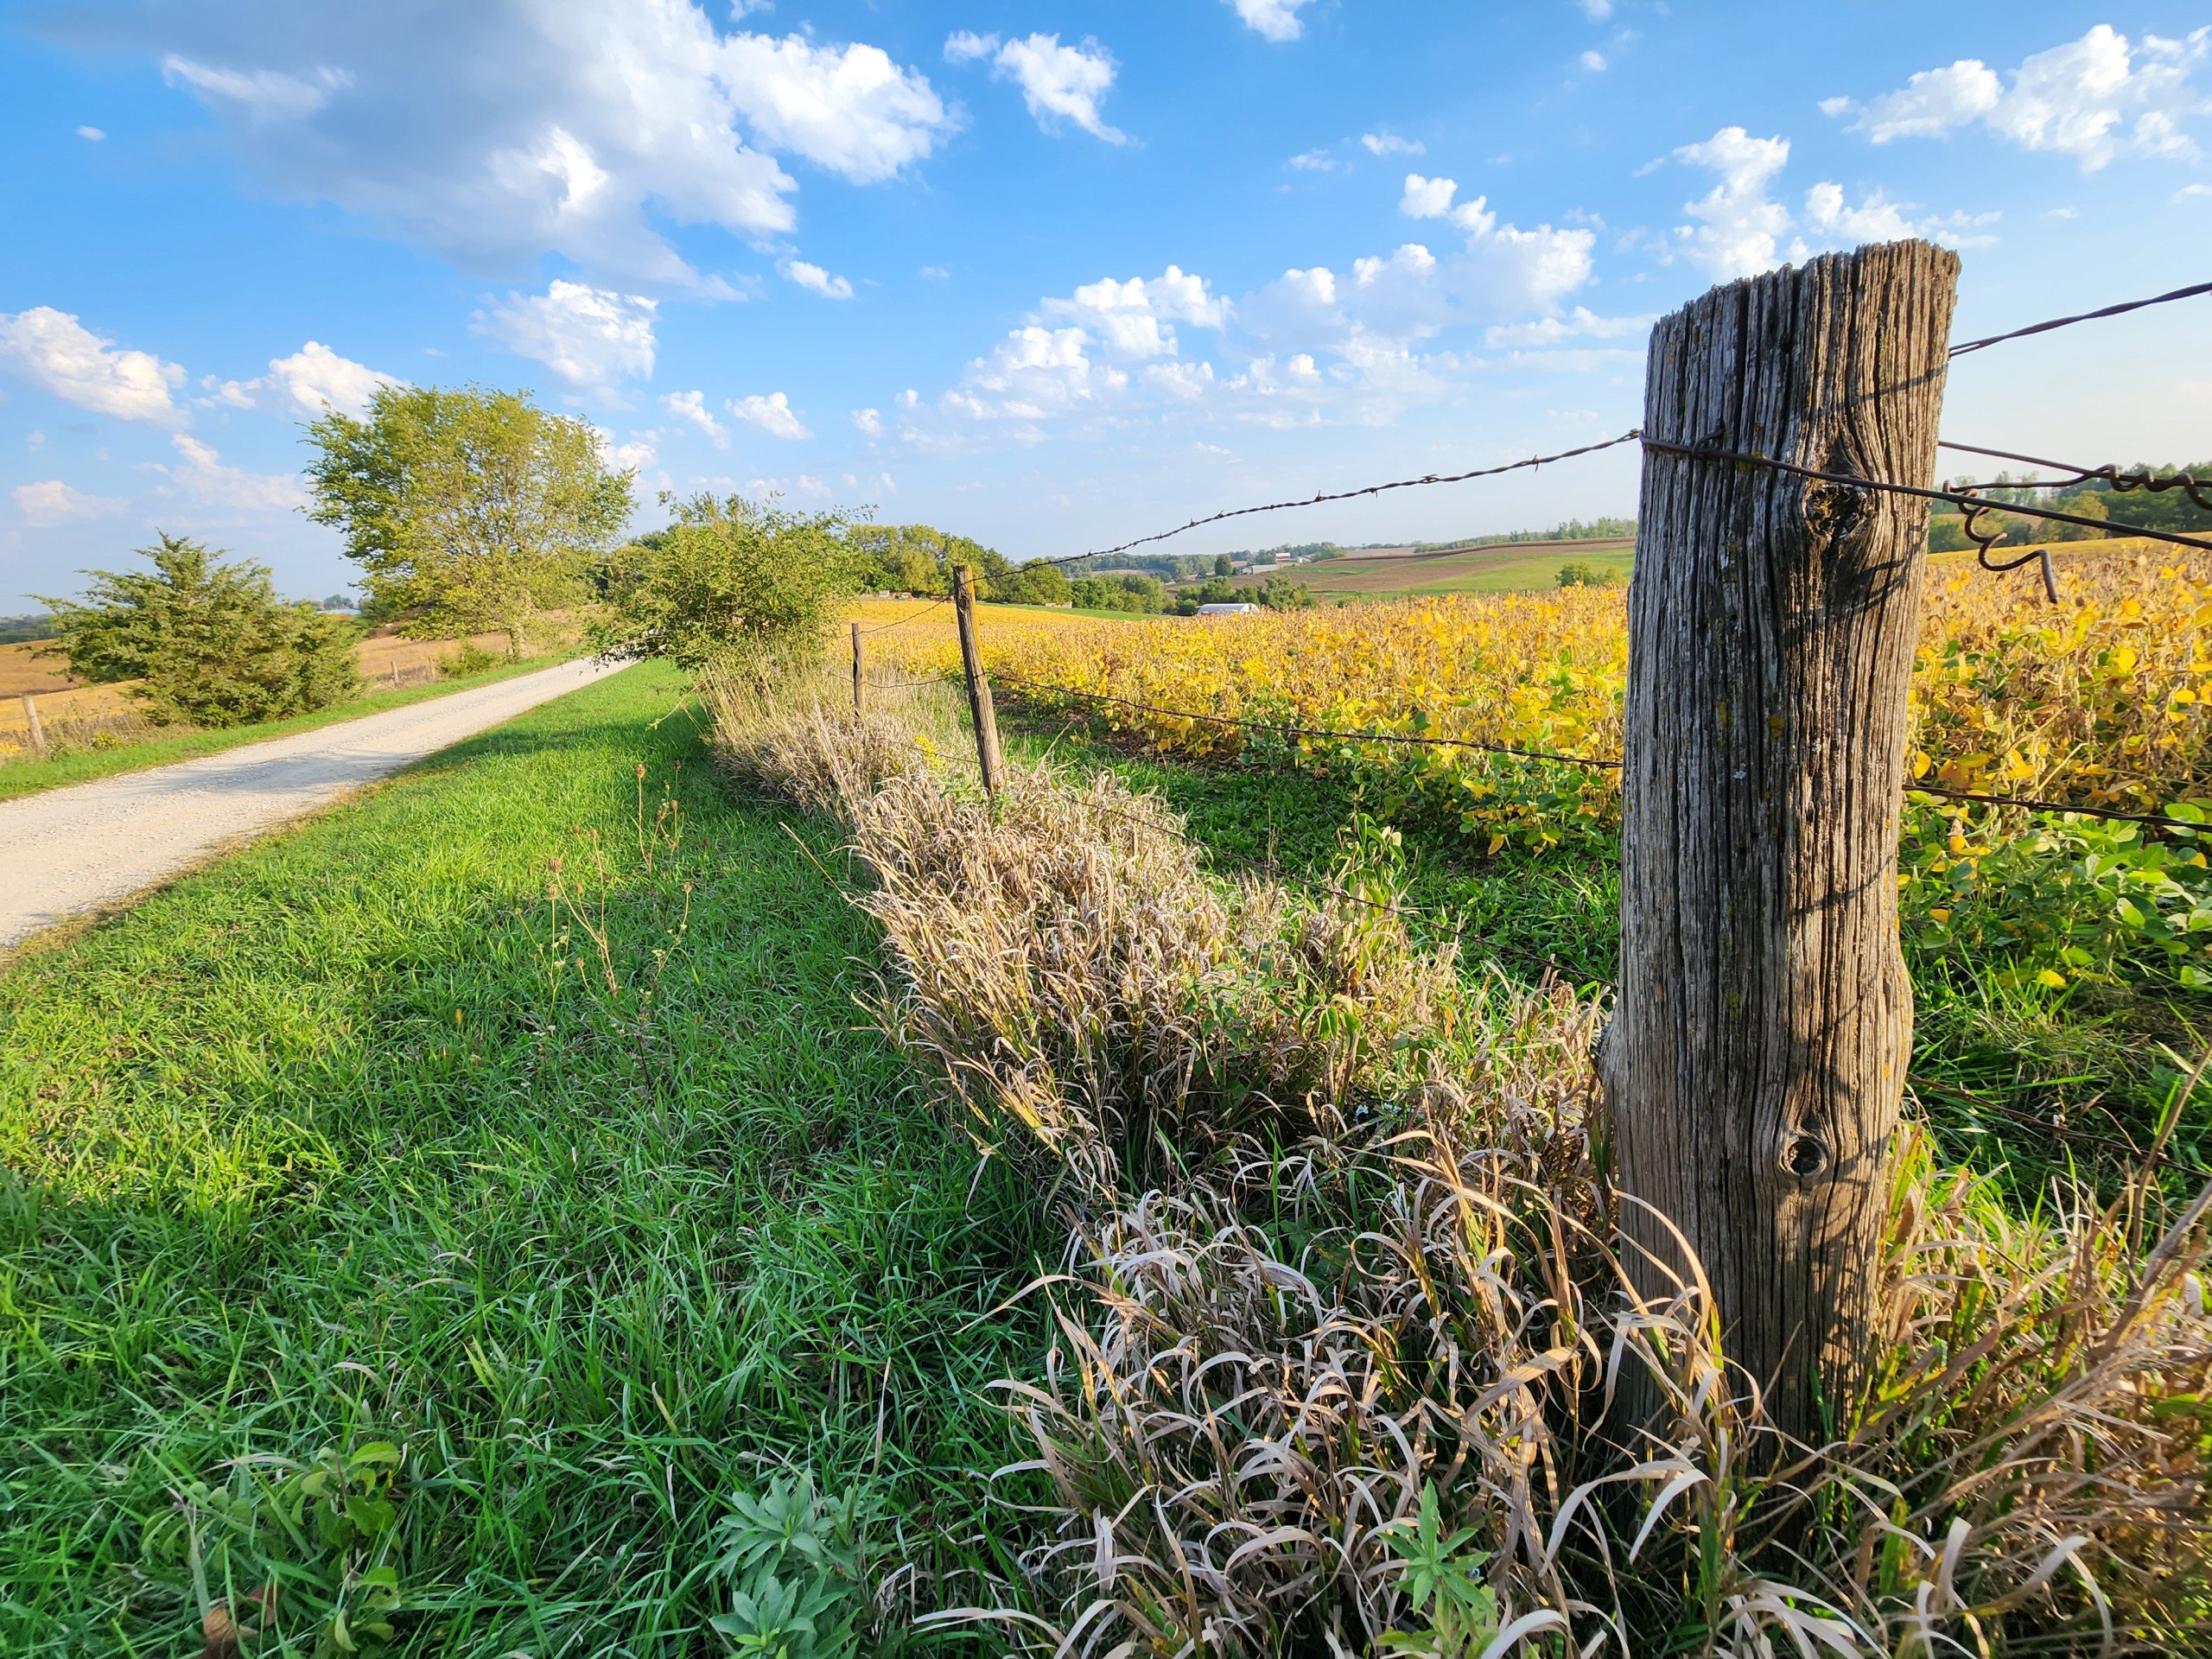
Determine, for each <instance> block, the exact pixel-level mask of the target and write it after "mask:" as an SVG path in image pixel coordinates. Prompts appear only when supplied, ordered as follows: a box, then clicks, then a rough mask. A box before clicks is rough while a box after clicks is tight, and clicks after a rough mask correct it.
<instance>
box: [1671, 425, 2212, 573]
mask: <svg viewBox="0 0 2212 1659" xmlns="http://www.w3.org/2000/svg"><path fill="white" fill-rule="evenodd" d="M1643 447H1644V448H1647V449H1656V450H1659V451H1661V452H1662V454H1674V455H1686V456H1688V457H1689V458H1690V459H1692V460H1694V461H1726V462H1728V463H1729V464H1730V465H1732V466H1738V467H1765V468H1767V469H1768V470H1769V471H1770V472H1777V473H1788V474H1790V475H1791V476H1792V477H1794V478H1810V479H1815V480H1819V481H1820V482H1821V483H1823V484H1840V485H1842V486H1845V487H1846V488H1847V489H1854V490H1876V491H1879V492H1881V493H1884V494H1886V495H1909V496H1912V497H1915V498H1916V499H1919V500H1923V501H1948V502H1949V503H1950V504H1951V505H1954V506H1956V507H1958V508H1960V509H1961V511H1964V510H1965V509H1967V508H1970V507H1974V508H1979V509H1980V511H1982V512H1987V511H1989V510H1990V505H1991V504H1990V503H1988V502H1986V501H1982V500H1980V499H1977V498H1976V497H1974V496H1972V495H1969V494H1966V493H1962V492H1961V491H1958V490H1931V489H1923V488H1922V487H1921V486H1919V485H1917V484H1900V483H1897V482H1895V481H1893V480H1889V479H1882V478H1864V477H1861V476H1860V475H1859V474H1856V473H1830V472H1824V471H1822V470H1821V468H1819V467H1801V466H1799V465H1798V464H1797V463H1796V461H1783V460H1780V459H1778V458H1777V457H1776V456H1773V455H1755V454H1750V453H1748V452H1746V451H1745V450H1741V449H1717V448H1710V447H1708V446H1706V445H1702V444H1694V443H1674V442H1669V441H1668V440H1666V439H1664V438H1653V437H1646V438H1645V439H1644V440H1643ZM2005 512H2014V513H2018V514H2019V515H2020V516H2021V517H2022V518H2041V519H2045V520H2048V521H2049V522H2050V523H2052V524H2083V525H2086V526H2088V528H2089V529H2091V530H2100V531H2109V530H2110V529H2111V528H2112V522H2111V521H2110V520H2109V519H2106V518H2088V517H2087V516H2085V515H2084V514H2082V513H2078V512H2059V511H2058V509H2056V507H2031V506H2012V505H2008V506H2006V507H2005ZM2130 528H2131V529H2133V530H2134V531H2135V533H2136V534H2137V535H2139V536H2141V537H2145V538H2147V539H2149V540H2151V541H2155V542H2171V543H2173V544H2174V545H2175V546H2177V547H2193V548H2196V549H2198V550H2201V551H2202V552H2207V553H2212V541H2208V540H2206V539H2205V538H2204V537H2202V536H2184V535H2182V534H2180V533H2179V532H2178V531H2171V530H2151V529H2147V528H2144V527H2140V526H2130Z"/></svg>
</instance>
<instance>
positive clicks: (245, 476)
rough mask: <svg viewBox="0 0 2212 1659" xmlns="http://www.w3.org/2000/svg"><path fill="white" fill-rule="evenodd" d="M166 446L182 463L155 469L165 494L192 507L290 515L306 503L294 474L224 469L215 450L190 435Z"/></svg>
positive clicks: (174, 438) (175, 437)
mask: <svg viewBox="0 0 2212 1659" xmlns="http://www.w3.org/2000/svg"><path fill="white" fill-rule="evenodd" d="M169 443H170V445H171V446H172V447H173V448H175V450H176V452H177V454H178V455H179V456H181V458H182V461H181V465H178V466H175V467H162V466H159V465H156V467H154V470H155V471H156V472H158V473H162V474H166V475H167V477H168V480H169V483H168V487H167V488H166V489H165V490H164V491H163V493H164V494H165V495H168V496H170V497H172V498H175V499H182V500H184V501H187V502H189V503H190V504H192V505H194V506H201V507H220V508H228V509H231V510H233V511H236V512H249V513H258V512H292V511H293V510H294V509H296V508H297V507H299V506H301V505H304V504H305V502H306V500H307V492H306V491H305V490H304V489H303V488H302V487H301V485H300V480H299V477H298V475H297V474H291V473H249V472H247V471H245V469H244V468H243V467H226V466H224V465H223V460H222V457H221V456H220V455H219V454H216V452H215V451H214V449H213V448H211V447H209V446H208V445H207V444H205V443H202V442H200V440H199V439H197V438H195V437H194V436H193V435H191V434H190V433H189V432H178V433H175V434H174V435H172V436H171V437H170V439H169Z"/></svg>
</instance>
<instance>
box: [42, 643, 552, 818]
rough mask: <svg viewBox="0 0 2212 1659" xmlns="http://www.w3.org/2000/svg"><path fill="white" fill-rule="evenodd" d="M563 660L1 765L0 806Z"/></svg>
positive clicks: (508, 665)
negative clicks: (204, 729) (217, 727)
mask: <svg viewBox="0 0 2212 1659" xmlns="http://www.w3.org/2000/svg"><path fill="white" fill-rule="evenodd" d="M566 660H567V658H566V657H537V658H531V660H530V661H528V662H523V663H503V664H500V665H499V667H497V668H491V669H486V670H485V671H484V672H482V673H481V674H470V675H466V676H464V677H461V678H458V679H451V680H438V681H434V682H433V683H429V684H428V685H410V686H403V687H401V688H400V689H399V690H396V691H392V690H385V691H371V692H368V693H366V694H365V695H364V696H359V697H355V698H353V699H351V700H350V701H348V702H340V703H334V704H332V705H331V706H330V707H329V708H327V709H316V710H315V713H313V714H311V715H293V716H292V717H291V718H290V719H289V720H265V721H260V722H259V723H258V724H256V725H251V726H232V727H227V728H224V729H223V730H221V731H208V732H186V733H182V734H180V735H178V736H175V737H157V738H154V739H151V740H150V741H146V742H143V743H124V744H120V745H118V747H114V748H111V749H79V750H76V751H74V752H73V753H68V754H58V755H55V756H54V757H53V758H52V759H51V760H16V761H11V762H10V763H9V764H8V765H6V766H0V801H11V800H14V799H15V798H16V797H17V796H19V795H35V794H36V793H38V791H41V790H42V789H54V788H58V787H60V785H63V784H82V783H87V782H90V781H91V780H92V779H95V778H112V777H114V776H115V775H116V774H117V773H118V772H141V771H143V770H144V769H145V768H146V767H148V766H166V765H168V763H169V762H170V761H172V760H191V759H193V758H194V756H195V755H202V754H219V753H222V751H224V750H225V749H234V748H236V747H238V746H239V745H240V744H242V743H258V742H261V741H263V740H264V739H266V738H271V737H289V736H290V735H291V734H293V733H295V732H311V731H313V730H315V728H317V727H319V726H329V725H333V724H334V723H335V722H337V721H341V720H353V719H354V718H356V717H357V716H359V715H373V714H377V713H378V712H379V711H381V710H383V709H397V708H401V707H404V705H405V704H408V703H410V702H423V701H424V700H425V699H427V698H430V697H442V696H445V695H446V694H447V693H448V692H452V691H466V690H468V688H469V687H471V686H475V685H489V684H491V683H493V681H495V680H505V679H511V678H512V677H514V676H515V675H517V674H528V673H531V672H532V671H535V670H537V669H541V668H547V667H550V666H551V665H552V664H555V663H557V662H564V661H566Z"/></svg>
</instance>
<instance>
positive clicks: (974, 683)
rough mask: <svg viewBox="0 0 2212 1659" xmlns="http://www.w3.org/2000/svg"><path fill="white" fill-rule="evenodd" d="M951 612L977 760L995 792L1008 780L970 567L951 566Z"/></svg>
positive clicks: (984, 785)
mask: <svg viewBox="0 0 2212 1659" xmlns="http://www.w3.org/2000/svg"><path fill="white" fill-rule="evenodd" d="M952 611H953V614H954V615H955V616H957V617H958V618H959V620H960V664H961V667H962V668H963V670H964V671H966V674H967V677H968V711H969V714H970V715H973V716H974V717H975V722H976V760H977V762H978V763H979V764H980V765H981V766H982V772H983V787H984V788H985V789H987V790H988V791H990V792H991V793H992V794H994V795H995V794H997V793H998V792H999V786H1000V785H1001V784H1003V783H1004V782H1005V781H1006V766H1005V763H1004V762H1003V761H1002V760H1001V759H1000V758H999V722H998V716H997V715H996V713H995V711H994V710H993V709H992V708H991V683H990V682H989V681H988V680H987V679H985V678H984V677H983V658H982V652H979V651H977V650H976V594H975V590H974V588H972V587H971V586H970V585H969V579H968V567H967V566H966V565H964V564H956V565H954V566H953V567H952Z"/></svg>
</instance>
